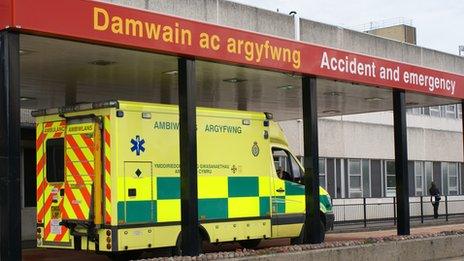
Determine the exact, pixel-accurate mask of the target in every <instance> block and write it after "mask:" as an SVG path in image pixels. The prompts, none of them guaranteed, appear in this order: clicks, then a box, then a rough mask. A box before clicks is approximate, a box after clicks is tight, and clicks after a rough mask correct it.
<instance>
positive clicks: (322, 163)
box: [319, 158, 327, 189]
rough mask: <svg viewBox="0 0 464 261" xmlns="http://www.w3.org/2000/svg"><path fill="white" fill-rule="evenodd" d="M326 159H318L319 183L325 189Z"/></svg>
mask: <svg viewBox="0 0 464 261" xmlns="http://www.w3.org/2000/svg"><path fill="white" fill-rule="evenodd" d="M326 164H327V161H326V159H324V158H322V159H321V158H320V159H319V185H320V186H321V187H323V188H324V189H327V171H326V169H327V165H326Z"/></svg>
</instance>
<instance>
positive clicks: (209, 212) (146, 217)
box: [117, 176, 270, 224]
mask: <svg viewBox="0 0 464 261" xmlns="http://www.w3.org/2000/svg"><path fill="white" fill-rule="evenodd" d="M224 178H227V189H228V197H227V198H226V197H224V198H199V199H198V217H199V219H201V220H223V219H228V218H230V215H229V213H230V212H231V210H233V209H231V208H234V206H232V205H231V203H230V199H233V198H247V199H249V198H258V200H254V201H253V202H257V203H256V204H258V205H251V203H250V204H247V206H241V207H247V208H254V209H259V216H258V217H263V218H266V217H269V216H270V198H269V195H260V194H259V178H258V177H257V176H254V177H224ZM155 182H156V184H155V185H156V188H157V189H156V197H155V198H156V200H146V201H127V202H124V201H119V202H118V206H117V208H118V220H119V221H121V220H124V223H126V224H130V223H157V222H159V221H158V220H159V218H158V214H159V212H160V209H159V208H160V205H161V202H162V201H163V200H179V199H180V178H179V177H157V178H156V179H155ZM211 185H214V184H211ZM201 189H207V188H204V187H203V188H201ZM247 199H245V200H247ZM253 204H255V203H253ZM177 221H180V220H177Z"/></svg>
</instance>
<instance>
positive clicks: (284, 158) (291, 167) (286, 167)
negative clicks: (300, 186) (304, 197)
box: [272, 148, 303, 183]
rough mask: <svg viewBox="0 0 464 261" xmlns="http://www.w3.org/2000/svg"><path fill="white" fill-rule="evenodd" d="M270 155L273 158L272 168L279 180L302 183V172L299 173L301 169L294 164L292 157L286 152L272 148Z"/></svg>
mask: <svg viewBox="0 0 464 261" xmlns="http://www.w3.org/2000/svg"><path fill="white" fill-rule="evenodd" d="M272 155H273V157H274V166H275V169H276V172H277V176H278V177H279V178H280V179H283V180H288V181H291V182H298V183H301V182H302V180H303V175H302V174H303V172H302V171H301V168H300V166H299V165H298V163H297V162H296V160H295V158H294V157H292V156H291V154H290V153H289V152H288V151H286V150H284V149H279V148H273V149H272Z"/></svg>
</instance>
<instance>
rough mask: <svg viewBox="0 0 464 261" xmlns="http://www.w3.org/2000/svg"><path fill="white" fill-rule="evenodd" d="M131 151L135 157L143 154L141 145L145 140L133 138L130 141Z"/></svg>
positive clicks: (137, 137) (138, 137)
mask: <svg viewBox="0 0 464 261" xmlns="http://www.w3.org/2000/svg"><path fill="white" fill-rule="evenodd" d="M131 144H132V147H131V151H132V152H134V151H135V154H136V155H137V156H140V152H145V147H144V146H143V144H145V140H144V139H141V138H140V136H139V135H137V136H135V139H131Z"/></svg>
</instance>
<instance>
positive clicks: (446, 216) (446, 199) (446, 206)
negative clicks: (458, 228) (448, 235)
mask: <svg viewBox="0 0 464 261" xmlns="http://www.w3.org/2000/svg"><path fill="white" fill-rule="evenodd" d="M445 218H446V221H448V196H445Z"/></svg>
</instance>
